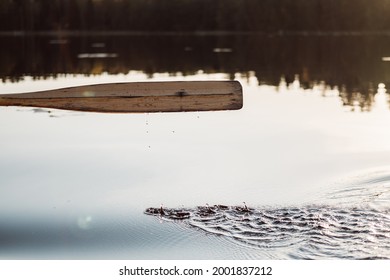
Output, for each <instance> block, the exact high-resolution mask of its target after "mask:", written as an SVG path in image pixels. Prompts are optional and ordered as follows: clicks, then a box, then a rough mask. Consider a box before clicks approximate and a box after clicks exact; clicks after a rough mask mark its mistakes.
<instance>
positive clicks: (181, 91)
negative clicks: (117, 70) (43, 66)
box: [0, 81, 243, 113]
mask: <svg viewBox="0 0 390 280" xmlns="http://www.w3.org/2000/svg"><path fill="white" fill-rule="evenodd" d="M0 105H2V106H28V107H44V108H55V109H64V110H76V111H91V112H114V113H149V112H186V111H217V110H238V109H241V108H242V106H243V96H242V87H241V84H240V83H239V82H237V81H191V82H189V81H185V82H142V83H115V84H101V85H88V86H80V87H71V88H64V89H56V90H49V91H41V92H34V93H23V94H6V95H5V94H4V95H0Z"/></svg>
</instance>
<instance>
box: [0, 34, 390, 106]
mask: <svg viewBox="0 0 390 280" xmlns="http://www.w3.org/2000/svg"><path fill="white" fill-rule="evenodd" d="M2 38H4V39H6V44H3V45H2V47H1V48H0V77H1V79H2V80H3V81H19V80H21V79H23V78H24V77H25V76H26V75H29V76H32V77H34V79H41V78H46V77H56V76H58V75H64V74H83V75H99V74H102V73H109V74H128V73H129V72H130V71H134V70H135V71H141V72H143V73H146V74H147V75H148V76H149V77H153V76H154V75H155V73H169V74H170V75H172V76H175V75H184V76H187V75H192V74H196V73H198V72H199V71H200V70H201V71H203V72H204V73H208V74H210V73H227V74H228V75H229V76H230V79H233V78H234V76H235V74H236V73H243V74H249V73H254V74H255V76H256V78H257V80H258V82H259V83H260V84H267V85H278V84H279V81H280V77H281V76H283V77H284V80H285V81H286V82H287V83H288V84H292V83H294V81H296V80H297V79H296V77H299V82H300V86H301V87H302V88H306V89H313V88H316V87H318V85H319V84H322V85H323V86H325V87H330V88H337V89H338V90H339V92H340V97H341V99H342V101H343V104H345V105H347V106H351V107H357V106H359V107H360V108H361V110H363V111H369V110H370V107H371V102H372V96H373V94H375V92H376V91H375V89H376V87H377V85H378V84H379V83H383V84H385V85H386V86H387V87H388V85H389V83H390V81H389V77H390V64H389V63H388V61H387V58H388V55H389V53H390V49H388V48H387V47H386V46H389V45H390V37H388V36H367V35H366V36H365V35H361V36H336V35H328V36H277V35H241V36H238V35H229V34H228V35H221V36H190V35H181V36H161V35H153V36H146V35H144V36H143V35H140V36H92V35H91V36H82V37H79V36H68V37H64V38H62V37H61V38H53V37H50V36H8V37H7V36H3V37H2Z"/></svg>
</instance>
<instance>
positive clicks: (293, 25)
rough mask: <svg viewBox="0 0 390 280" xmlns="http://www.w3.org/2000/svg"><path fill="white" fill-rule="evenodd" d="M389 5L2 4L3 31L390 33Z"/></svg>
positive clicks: (67, 0)
mask: <svg viewBox="0 0 390 280" xmlns="http://www.w3.org/2000/svg"><path fill="white" fill-rule="evenodd" d="M389 14H390V0H369V1H368V0H1V1H0V31H25V32H33V31H60V30H61V31H63V30H67V31H97V30H98V31H113V30H116V31H205V30H213V31H215V30H218V31H221V30H225V31H256V32H281V31H311V32H321V31H323V32H331V31H367V32H376V31H389V30H390V17H389V16H388V15H389Z"/></svg>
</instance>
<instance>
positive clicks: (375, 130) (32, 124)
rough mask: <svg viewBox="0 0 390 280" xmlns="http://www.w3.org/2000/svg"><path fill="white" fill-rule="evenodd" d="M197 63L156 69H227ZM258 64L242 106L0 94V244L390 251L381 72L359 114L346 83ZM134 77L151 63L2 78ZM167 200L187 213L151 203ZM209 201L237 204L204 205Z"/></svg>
mask: <svg viewBox="0 0 390 280" xmlns="http://www.w3.org/2000/svg"><path fill="white" fill-rule="evenodd" d="M99 52H100V51H99ZM104 52H106V51H104ZM107 53H111V52H107ZM233 53H235V51H233V52H231V53H219V54H220V55H228V56H229V55H231V54H233ZM110 59H116V58H105V60H110ZM80 60H83V61H89V62H91V61H92V60H94V58H91V59H80ZM198 73H199V74H197V75H194V76H178V77H172V76H169V74H168V73H167V74H158V73H154V75H153V76H154V78H152V79H149V80H150V81H156V80H167V81H173V80H218V79H225V78H226V77H227V78H229V74H214V75H210V74H205V73H202V72H198ZM297 75H298V74H297ZM258 77H259V76H258V74H257V72H254V71H252V72H247V73H244V74H239V72H237V73H235V74H234V78H235V79H237V80H239V81H240V82H241V83H242V85H243V92H244V107H243V108H242V109H241V110H237V111H219V112H213V111H210V112H187V113H169V114H168V113H166V114H163V113H154V114H100V113H79V112H78V113H75V112H70V111H65V110H56V109H53V110H44V109H29V108H16V107H1V108H0V127H1V130H0V136H1V137H0V155H1V156H0V258H2V259H7V258H8V259H9V258H22V259H26V258H31V259H42V258H44V259H58V258H68V259H78V258H80V259H85V258H101V259H115V258H123V259H270V258H271V259H285V258H288V259H291V258H299V259H305V258H351V259H357V258H359V259H360V258H373V259H376V258H390V253H389V252H390V249H389V241H388V240H389V238H390V237H389V231H388V228H389V226H390V225H389V201H390V196H389V194H390V192H389V186H390V184H389V178H390V176H389V170H390V169H389V167H388V166H389V165H390V133H389V130H388V127H389V126H390V110H389V109H388V98H387V93H386V88H387V85H386V83H385V82H383V84H380V83H378V84H377V85H375V86H373V87H372V92H373V93H374V92H375V96H374V98H373V101H372V103H371V113H369V114H365V113H362V114H354V113H352V114H351V113H349V112H347V111H349V109H347V110H346V109H345V108H342V107H341V106H340V104H341V100H340V98H339V94H340V91H341V87H339V86H337V87H336V86H330V85H329V84H327V83H326V82H321V81H319V82H315V83H314V82H313V87H312V89H309V88H307V87H305V82H304V81H303V79H302V74H299V75H298V76H296V75H294V76H293V78H292V79H291V78H289V77H288V76H287V75H285V76H284V77H283V79H280V77H281V76H278V80H277V82H276V83H275V84H273V85H264V84H262V82H261V80H259V78H258ZM135 80H138V81H140V80H143V81H144V80H148V77H147V75H146V74H144V73H141V72H136V71H131V72H130V73H129V74H128V75H108V74H102V75H99V76H89V77H84V76H82V75H77V76H69V75H64V76H59V77H58V78H57V79H53V78H51V79H46V80H39V81H37V80H33V79H32V78H31V79H30V78H28V77H25V80H24V81H22V82H20V83H7V84H2V85H1V87H2V88H7V89H13V90H14V92H22V91H26V90H37V91H38V90H42V89H48V88H60V87H64V86H69V84H72V85H81V84H95V83H103V82H104V83H109V82H119V81H121V82H122V81H127V82H130V81H135ZM373 85H374V83H373ZM9 92H12V90H10V91H9ZM354 106H356V107H354V108H355V110H357V109H359V108H360V107H359V105H358V104H357V105H354ZM350 108H352V105H351V107H350ZM50 116H57V117H56V118H51V117H50ZM378 166H379V167H380V166H384V167H383V168H381V169H379V168H378ZM370 168H373V170H374V171H373V172H366V171H365V170H368V169H370ZM361 170H363V171H361ZM351 173H355V174H357V175H356V176H354V177H353V176H352V177H351V176H350V175H349V174H351ZM339 178H342V179H343V180H341V181H340V180H339ZM242 201H246V203H247V207H248V208H249V211H246V210H245V206H244V204H242ZM161 203H163V208H164V209H171V208H174V209H182V210H180V211H181V212H179V213H182V214H178V213H177V214H175V215H176V219H174V220H172V219H170V218H169V217H170V216H169V215H167V216H163V217H161V218H160V216H159V214H158V209H157V217H155V216H151V215H145V214H144V211H145V209H147V208H148V207H150V206H153V207H157V208H159V206H160V204H161ZM206 203H209V204H210V205H214V204H215V203H220V204H223V205H228V206H229V205H238V206H239V207H240V208H226V207H225V208H224V207H221V208H218V209H212V210H213V211H214V213H211V214H210V213H208V212H207V211H208V207H207V205H206ZM196 205H204V206H203V208H201V209H202V211H201V212H199V209H198V208H196ZM184 208H185V209H184ZM200 213H201V214H200ZM178 218H180V219H178Z"/></svg>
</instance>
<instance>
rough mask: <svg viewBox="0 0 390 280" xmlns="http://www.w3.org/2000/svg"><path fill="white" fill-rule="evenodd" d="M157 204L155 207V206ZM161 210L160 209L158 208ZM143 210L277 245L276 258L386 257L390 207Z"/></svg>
mask: <svg viewBox="0 0 390 280" xmlns="http://www.w3.org/2000/svg"><path fill="white" fill-rule="evenodd" d="M156 209H157V210H156ZM161 211H163V212H161ZM145 213H146V214H152V215H157V216H160V217H164V219H167V220H176V219H177V215H178V213H182V214H179V216H180V218H183V219H182V222H183V223H186V224H188V225H190V226H192V227H195V228H198V229H201V230H203V231H205V232H207V233H210V234H216V235H220V236H224V237H226V238H228V239H230V240H231V241H232V242H234V243H238V244H240V245H242V246H249V247H252V248H258V249H264V250H265V249H268V250H279V251H281V252H282V253H281V254H278V256H279V257H280V258H298V259H318V258H325V259H330V258H346V259H382V258H386V259H387V258H390V250H389V248H390V211H389V210H383V209H382V210H381V211H378V210H375V209H370V208H364V207H362V208H358V207H351V208H345V207H343V208H338V207H333V206H320V205H311V206H303V207H282V208H247V207H246V206H245V207H226V206H225V207H219V206H217V205H215V206H205V207H197V208H192V209H189V208H186V209H177V208H176V209H168V208H164V209H162V208H148V209H147V210H146V211H145Z"/></svg>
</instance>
